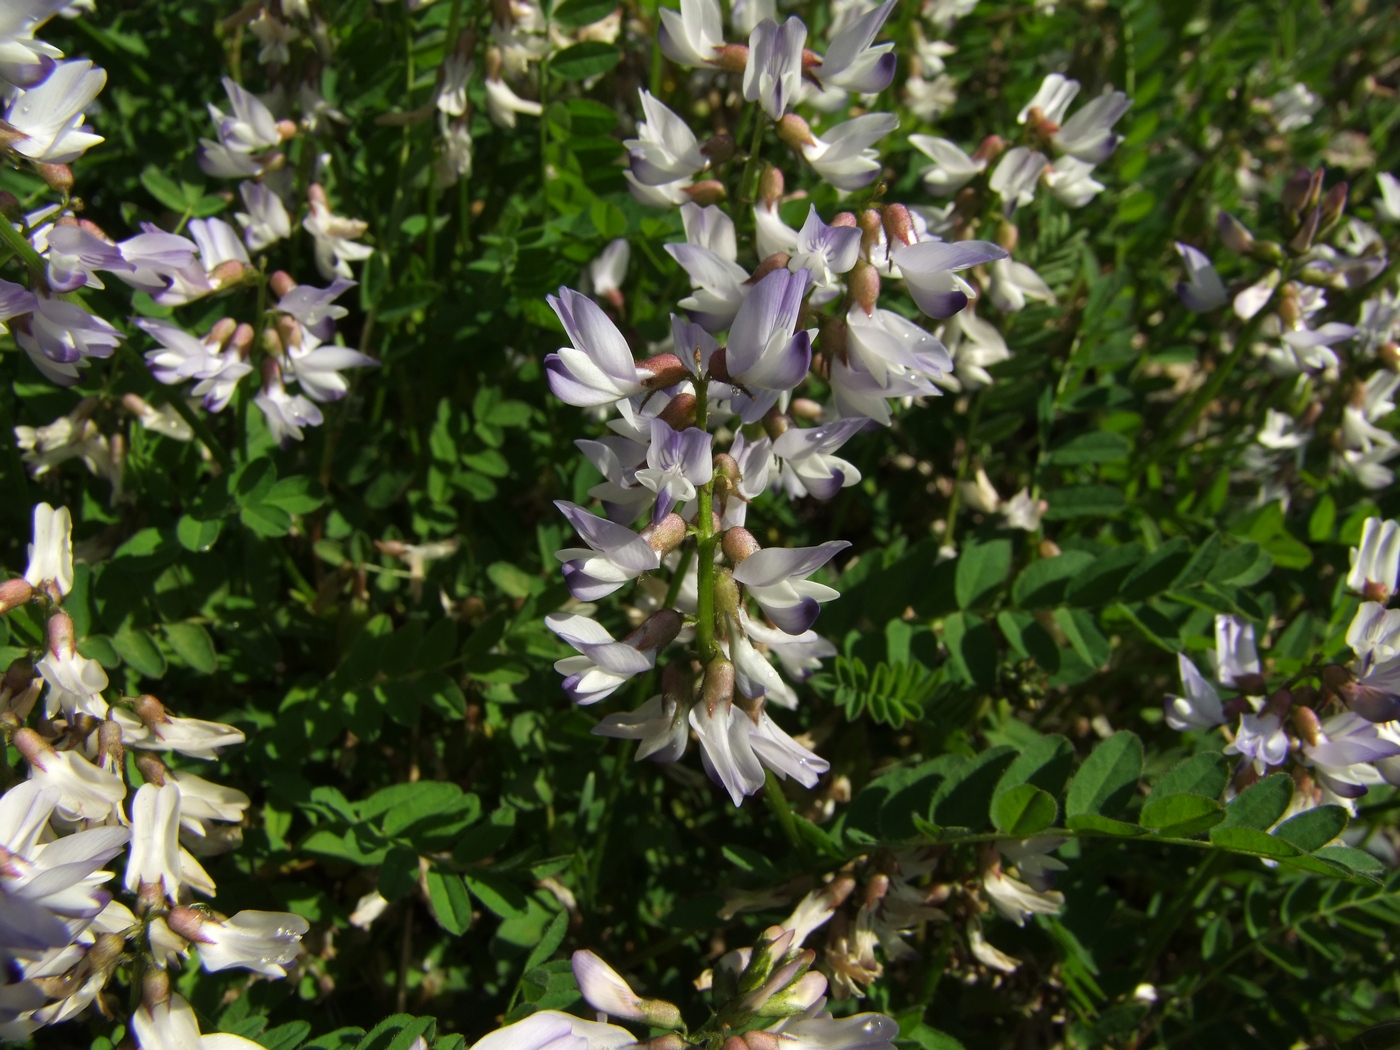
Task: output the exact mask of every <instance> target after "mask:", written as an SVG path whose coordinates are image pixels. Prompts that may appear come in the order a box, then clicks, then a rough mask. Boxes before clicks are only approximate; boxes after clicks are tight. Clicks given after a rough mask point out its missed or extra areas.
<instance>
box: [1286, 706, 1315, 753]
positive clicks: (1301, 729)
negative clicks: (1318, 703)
mask: <svg viewBox="0 0 1400 1050" xmlns="http://www.w3.org/2000/svg"><path fill="white" fill-rule="evenodd" d="M1293 728H1294V729H1296V730H1297V731H1298V739H1300V740H1301V741H1303V743H1305V744H1307V745H1308V746H1309V747H1316V746H1317V743H1318V741H1319V740H1320V739H1322V723H1321V722H1320V721H1319V720H1318V717H1317V712H1316V711H1314V710H1313V709H1312V708H1310V707H1295V708H1294V709H1293Z"/></svg>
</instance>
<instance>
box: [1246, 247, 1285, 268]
mask: <svg viewBox="0 0 1400 1050" xmlns="http://www.w3.org/2000/svg"><path fill="white" fill-rule="evenodd" d="M1250 255H1251V256H1252V257H1253V258H1255V259H1256V260H1258V261H1259V262H1262V263H1268V264H1269V265H1270V266H1277V265H1278V264H1279V263H1281V262H1283V246H1282V245H1280V244H1279V243H1278V242H1276V241H1255V242H1254V250H1253V251H1252V252H1250Z"/></svg>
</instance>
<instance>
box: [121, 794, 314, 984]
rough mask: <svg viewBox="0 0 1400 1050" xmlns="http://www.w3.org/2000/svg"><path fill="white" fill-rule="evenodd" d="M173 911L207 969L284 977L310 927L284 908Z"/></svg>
mask: <svg viewBox="0 0 1400 1050" xmlns="http://www.w3.org/2000/svg"><path fill="white" fill-rule="evenodd" d="M142 790H143V791H144V790H145V789H144V788H142ZM176 913H177V914H178V915H179V917H180V918H181V919H185V921H186V923H188V925H185V924H183V923H182V924H180V928H181V931H182V932H183V931H184V930H188V931H189V933H192V934H194V936H193V937H191V938H190V939H191V940H192V941H194V942H195V944H197V945H198V946H199V961H200V964H201V965H202V966H203V967H204V969H205V971H206V972H208V973H214V972H216V971H218V970H227V969H230V968H231V967H235V966H237V967H241V968H243V969H246V970H254V971H256V972H257V973H260V974H263V975H265V976H267V977H286V976H287V967H288V966H290V965H291V964H292V963H293V962H294V961H295V960H296V957H297V955H298V954H299V953H300V952H301V939H302V938H303V937H304V936H306V934H307V932H308V931H309V930H310V929H311V924H310V923H309V922H307V921H306V920H305V919H303V918H302V917H301V916H300V915H293V914H292V913H291V912H285V911H240V912H237V913H235V914H234V915H233V916H232V917H230V918H227V919H222V920H220V919H215V918H212V917H210V916H207V915H204V914H201V913H200V912H196V911H194V910H192V909H189V908H181V909H177V910H176ZM173 918H175V916H174V915H172V919H173ZM177 922H178V920H177Z"/></svg>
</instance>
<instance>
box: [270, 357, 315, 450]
mask: <svg viewBox="0 0 1400 1050" xmlns="http://www.w3.org/2000/svg"><path fill="white" fill-rule="evenodd" d="M253 404H255V405H257V406H258V408H259V409H260V410H261V411H262V414H263V418H264V419H266V420H267V428H268V430H270V431H271V432H272V437H273V440H275V441H276V442H277V444H279V445H281V446H282V447H283V448H286V447H287V446H288V445H289V444H291V442H293V441H300V440H301V439H302V429H303V428H304V427H319V426H320V425H321V423H322V422H323V421H324V420H325V417H324V416H322V415H321V410H320V409H319V408H317V407H316V406H315V404H313V403H312V402H311V401H309V400H307V398H305V397H303V396H302V395H301V394H289V393H287V388H286V386H285V385H283V383H282V377H281V375H280V374H276V373H275V372H272V373H271V374H269V376H268V378H267V380H266V381H265V382H264V383H263V388H262V391H261V392H260V393H259V394H258V395H257V396H256V397H254V398H253Z"/></svg>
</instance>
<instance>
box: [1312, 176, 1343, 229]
mask: <svg viewBox="0 0 1400 1050" xmlns="http://www.w3.org/2000/svg"><path fill="white" fill-rule="evenodd" d="M1321 207H1322V222H1321V224H1320V226H1319V228H1320V229H1321V230H1323V231H1324V232H1326V231H1327V230H1330V229H1331V228H1332V227H1333V226H1335V225H1337V223H1338V222H1340V221H1341V218H1342V214H1343V213H1344V212H1345V211H1346V209H1347V184H1346V183H1345V182H1339V183H1337V185H1335V186H1333V187H1332V188H1331V189H1330V190H1328V191H1327V196H1326V197H1324V198H1323V199H1322V205H1321Z"/></svg>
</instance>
